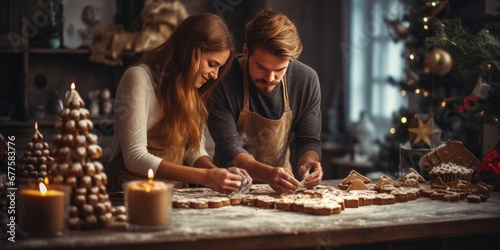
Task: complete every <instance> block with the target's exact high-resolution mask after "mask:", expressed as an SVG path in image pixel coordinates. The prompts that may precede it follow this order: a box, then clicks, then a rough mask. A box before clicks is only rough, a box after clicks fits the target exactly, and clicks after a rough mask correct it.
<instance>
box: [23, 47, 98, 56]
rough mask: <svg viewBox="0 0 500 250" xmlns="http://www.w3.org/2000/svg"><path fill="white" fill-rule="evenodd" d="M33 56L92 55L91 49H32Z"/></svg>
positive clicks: (30, 50)
mask: <svg viewBox="0 0 500 250" xmlns="http://www.w3.org/2000/svg"><path fill="white" fill-rule="evenodd" d="M28 52H29V53H31V54H61V55H86V54H90V50H89V49H50V48H30V49H29V50H28Z"/></svg>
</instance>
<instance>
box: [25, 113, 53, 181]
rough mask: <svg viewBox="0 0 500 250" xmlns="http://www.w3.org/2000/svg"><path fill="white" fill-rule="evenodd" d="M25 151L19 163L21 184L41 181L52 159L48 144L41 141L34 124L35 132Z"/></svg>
mask: <svg viewBox="0 0 500 250" xmlns="http://www.w3.org/2000/svg"><path fill="white" fill-rule="evenodd" d="M26 149H27V151H26V152H25V153H24V156H23V157H22V158H21V159H20V163H19V172H20V175H21V177H22V179H20V180H21V182H22V183H29V182H30V180H35V181H38V182H40V181H43V179H44V178H45V177H47V176H48V172H49V166H50V165H51V163H52V162H53V161H54V158H53V157H52V156H50V151H49V144H48V143H47V142H45V141H44V140H43V135H42V134H41V133H40V131H38V124H37V123H36V122H35V132H34V133H33V136H32V137H31V142H29V143H28V145H27V148H26Z"/></svg>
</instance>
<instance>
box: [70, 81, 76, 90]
mask: <svg viewBox="0 0 500 250" xmlns="http://www.w3.org/2000/svg"><path fill="white" fill-rule="evenodd" d="M75 89H76V86H75V83H74V82H72V83H71V91H75Z"/></svg>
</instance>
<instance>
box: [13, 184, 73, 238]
mask: <svg viewBox="0 0 500 250" xmlns="http://www.w3.org/2000/svg"><path fill="white" fill-rule="evenodd" d="M49 187H50V186H49ZM69 192H70V189H69V188H68V187H66V186H58V188H57V189H56V188H50V189H47V186H46V185H45V184H44V183H42V182H40V183H39V184H38V188H34V187H31V186H30V187H25V188H22V189H21V191H20V192H19V202H20V210H19V216H20V217H19V218H20V225H21V229H22V231H23V233H24V234H26V235H27V236H58V235H62V234H64V232H65V229H66V214H67V213H66V211H67V210H66V209H67V207H68V197H69Z"/></svg>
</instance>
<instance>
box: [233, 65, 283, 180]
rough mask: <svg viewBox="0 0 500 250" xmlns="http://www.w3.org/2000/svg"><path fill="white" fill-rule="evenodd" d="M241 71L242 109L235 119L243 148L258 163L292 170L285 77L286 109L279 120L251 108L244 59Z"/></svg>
mask: <svg viewBox="0 0 500 250" xmlns="http://www.w3.org/2000/svg"><path fill="white" fill-rule="evenodd" d="M243 72H244V73H243V85H244V86H243V98H244V101H243V110H242V111H241V112H240V116H239V118H238V121H236V128H237V130H238V133H239V134H240V138H241V140H242V142H243V148H244V149H245V150H246V151H247V152H248V153H250V154H251V155H253V157H254V158H255V159H256V160H257V161H259V162H262V163H265V164H268V165H270V166H273V167H285V168H288V169H290V170H291V169H292V166H291V164H290V159H289V158H290V149H289V144H290V138H291V133H290V131H291V127H292V111H291V110H290V106H289V103H288V90H287V87H286V79H285V77H283V80H282V84H283V102H284V106H285V111H284V112H283V115H282V116H281V118H280V119H278V120H272V119H268V118H265V117H263V116H261V115H259V114H257V113H255V112H252V111H250V93H249V85H248V84H249V83H248V82H249V75H248V62H245V67H244V69H243Z"/></svg>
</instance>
